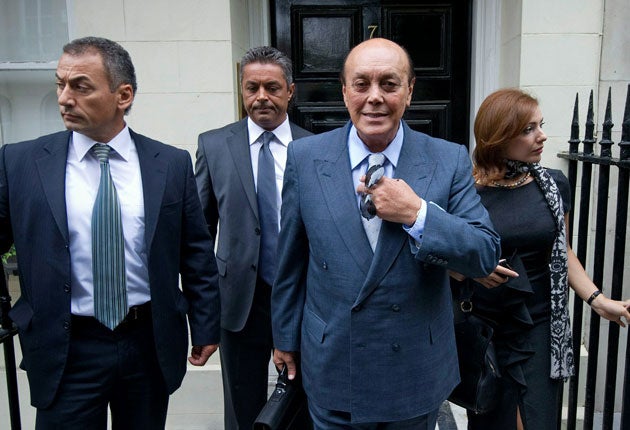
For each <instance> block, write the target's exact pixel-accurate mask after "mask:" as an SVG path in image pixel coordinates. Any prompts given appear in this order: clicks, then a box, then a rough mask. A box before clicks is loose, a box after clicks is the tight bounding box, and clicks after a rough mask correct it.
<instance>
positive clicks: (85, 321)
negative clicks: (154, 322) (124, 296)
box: [72, 302, 151, 329]
mask: <svg viewBox="0 0 630 430" xmlns="http://www.w3.org/2000/svg"><path fill="white" fill-rule="evenodd" d="M150 320H151V302H146V303H143V304H141V305H137V306H132V307H130V308H129V312H128V313H127V316H126V317H125V319H124V320H122V321H121V323H120V324H119V325H118V327H116V328H117V329H118V328H123V327H125V326H131V325H134V324H137V323H140V322H143V321H150ZM95 323H96V324H101V323H100V322H99V321H98V320H97V319H96V318H94V317H88V316H83V315H72V325H74V326H75V327H77V326H85V325H92V324H95Z"/></svg>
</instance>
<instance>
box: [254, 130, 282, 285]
mask: <svg viewBox="0 0 630 430" xmlns="http://www.w3.org/2000/svg"><path fill="white" fill-rule="evenodd" d="M273 137H274V135H273V133H272V132H270V131H265V132H264V133H263V134H262V147H261V148H260V152H259V153H258V177H257V181H256V182H257V183H256V195H257V198H258V217H259V220H260V229H261V238H260V258H259V259H258V260H259V261H258V274H259V275H260V277H261V278H262V279H263V280H264V281H265V282H266V283H267V284H269V285H273V281H274V278H275V276H276V249H277V247H278V200H277V196H278V194H277V191H276V169H275V163H274V159H273V154H272V153H271V150H270V149H269V143H270V142H271V141H272V140H273Z"/></svg>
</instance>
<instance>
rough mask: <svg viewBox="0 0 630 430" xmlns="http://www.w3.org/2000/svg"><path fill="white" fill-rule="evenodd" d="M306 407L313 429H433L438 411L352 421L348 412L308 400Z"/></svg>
mask: <svg viewBox="0 0 630 430" xmlns="http://www.w3.org/2000/svg"><path fill="white" fill-rule="evenodd" d="M308 409H309V411H310V413H311V418H313V428H314V429H315V430H331V429H335V430H434V429H435V425H436V424H437V416H438V411H439V409H436V410H434V411H432V412H429V413H428V414H425V415H420V416H419V417H415V418H411V419H408V420H403V421H394V422H375V423H352V422H351V415H350V412H343V411H332V410H330V409H325V408H322V407H320V406H318V405H316V404H315V403H313V402H312V401H310V400H309V402H308Z"/></svg>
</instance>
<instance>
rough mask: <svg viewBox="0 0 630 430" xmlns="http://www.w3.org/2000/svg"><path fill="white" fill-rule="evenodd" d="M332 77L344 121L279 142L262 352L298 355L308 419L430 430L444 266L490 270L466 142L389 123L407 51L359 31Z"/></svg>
mask: <svg viewBox="0 0 630 430" xmlns="http://www.w3.org/2000/svg"><path fill="white" fill-rule="evenodd" d="M341 79H342V85H343V87H342V88H343V96H344V101H345V104H346V107H347V108H348V111H349V113H350V117H351V122H349V123H348V124H347V125H346V126H345V127H342V128H339V129H336V130H333V131H331V132H328V133H323V134H320V135H317V136H312V137H308V138H305V139H300V140H299V141H295V142H293V143H291V145H289V149H288V154H287V167H286V171H285V183H284V189H283V195H282V199H283V200H282V228H281V230H280V239H279V244H278V253H279V258H280V260H279V263H278V275H277V278H276V283H275V284H274V288H273V294H272V324H273V338H274V345H275V347H276V350H275V352H274V362H275V364H276V366H283V365H285V364H286V365H287V366H288V369H289V377H292V376H294V375H295V372H296V365H299V366H300V368H301V372H302V377H303V382H304V389H305V390H306V394H307V396H308V400H309V410H310V413H311V416H312V418H313V422H314V427H315V429H331V428H345V429H350V428H357V429H359V428H360V429H376V428H379V429H423V430H428V429H434V428H435V423H436V419H437V412H438V409H439V406H440V404H441V403H442V402H443V401H444V400H445V399H446V398H447V396H448V395H449V394H450V392H451V390H452V389H453V388H454V387H455V386H456V385H457V383H458V381H459V377H458V366H457V352H456V349H455V338H454V332H453V322H452V319H453V314H452V309H451V306H452V305H451V303H452V302H451V293H450V288H449V281H448V274H447V270H449V269H450V270H454V271H457V272H459V273H465V274H467V275H468V276H471V277H477V276H480V275H483V274H487V273H490V272H492V270H493V269H494V267H495V266H496V264H497V261H498V257H499V238H498V236H497V234H496V233H495V232H494V231H493V230H492V227H491V223H490V220H489V217H488V214H487V213H486V211H485V209H484V208H483V206H482V205H481V203H480V199H479V197H478V195H477V193H476V191H475V188H474V183H473V181H472V175H471V164H470V160H469V158H468V154H467V152H466V150H465V148H464V147H463V146H461V145H456V144H453V143H450V142H447V141H444V140H441V139H436V138H432V137H430V136H427V135H425V134H422V133H418V132H415V131H412V130H411V129H410V128H409V127H408V126H407V125H406V123H405V122H404V121H402V120H401V118H402V116H403V113H404V111H405V109H406V108H407V107H408V106H409V104H410V101H411V95H412V91H413V85H414V72H413V66H412V64H411V60H410V59H409V57H408V55H407V53H406V52H405V51H404V50H403V49H402V48H401V47H400V46H398V45H397V44H395V43H393V42H391V41H389V40H385V39H371V40H368V41H365V42H363V43H361V44H359V45H358V46H356V47H355V48H354V49H353V50H352V51H351V52H350V53H349V54H348V56H347V58H346V61H345V64H344V68H343V70H342V73H341ZM368 165H374V167H373V168H372V169H371V172H370V175H368V176H369V177H367V178H366V177H364V176H363V175H364V173H365V172H366V170H367V169H368ZM383 172H384V176H383V177H382V178H381V179H380V180H377V179H378V175H379V173H383ZM364 181H365V182H368V183H371V182H376V184H375V185H372V186H371V187H370V188H368V187H366V185H365V184H364ZM366 196H369V199H366ZM368 200H371V203H370V202H369V201H368ZM370 205H371V208H370ZM362 214H364V215H365V216H364V217H362ZM374 214H375V215H376V216H375V217H373V218H372V215H374ZM372 223H374V224H372ZM298 351H299V353H300V361H299V363H297V362H296V355H297V352H298Z"/></svg>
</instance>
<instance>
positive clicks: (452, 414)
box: [0, 339, 466, 430]
mask: <svg viewBox="0 0 630 430" xmlns="http://www.w3.org/2000/svg"><path fill="white" fill-rule="evenodd" d="M20 356H21V354H20V349H19V344H18V342H17V339H16V357H17V362H18V363H19V360H20ZM0 373H2V374H4V354H2V355H1V357H0ZM17 376H18V391H19V395H20V415H21V424H22V429H33V428H35V409H34V408H33V407H31V406H30V400H29V392H28V383H27V379H26V373H25V372H24V371H22V370H18V375H17ZM269 376H270V377H269V380H270V383H269V390H270V392H271V391H272V390H273V388H274V386H275V379H276V372H275V369H274V368H273V365H272V364H270V366H269ZM0 379H1V381H2V382H0V429H9V428H10V419H9V411H8V409H9V408H8V398H7V393H6V384H5V383H4V381H5V378H4V376H3V375H0ZM465 428H466V411H465V410H464V409H462V408H459V407H458V406H456V405H452V404H450V403H448V402H445V403H444V404H443V405H442V407H441V408H440V414H439V417H438V426H437V427H436V430H464V429H465ZM166 429H167V430H223V389H222V384H221V365H220V362H219V354H215V355H213V356H212V357H211V358H210V360H209V361H208V363H207V364H206V365H205V366H204V367H194V366H191V365H189V366H188V372H187V373H186V376H185V377H184V381H183V383H182V386H181V388H180V389H179V390H177V391H176V392H175V393H174V394H173V395H172V396H171V398H170V402H169V411H168V416H167V419H166Z"/></svg>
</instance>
